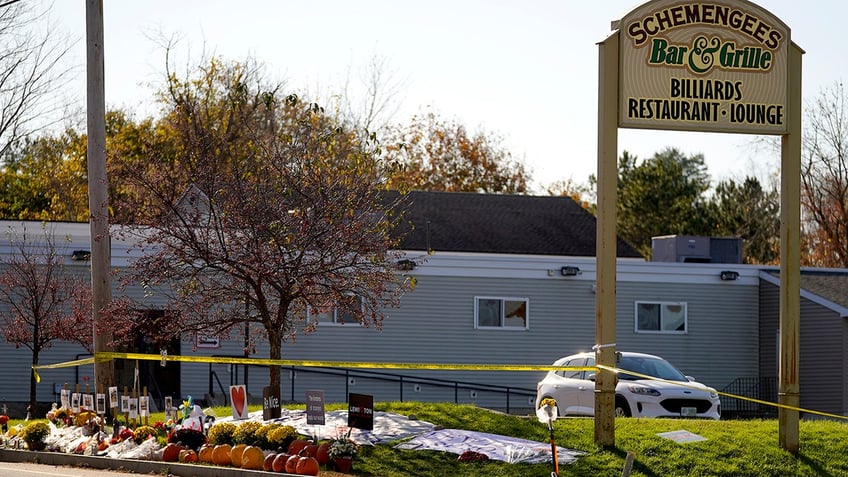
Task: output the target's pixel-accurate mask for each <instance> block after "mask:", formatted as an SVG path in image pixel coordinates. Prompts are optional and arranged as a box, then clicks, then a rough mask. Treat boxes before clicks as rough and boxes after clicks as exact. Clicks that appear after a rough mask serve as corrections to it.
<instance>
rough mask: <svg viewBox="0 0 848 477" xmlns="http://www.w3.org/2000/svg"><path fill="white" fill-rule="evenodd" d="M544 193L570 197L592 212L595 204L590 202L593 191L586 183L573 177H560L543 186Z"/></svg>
mask: <svg viewBox="0 0 848 477" xmlns="http://www.w3.org/2000/svg"><path fill="white" fill-rule="evenodd" d="M544 191H545V194H546V195H551V196H555V197H571V198H572V199H574V201H575V202H577V203H578V204H580V205H581V206H582V207H583V208H584V209H586V210H589V211H591V212H593V213H594V211H595V205H594V204H593V203H592V202H591V199H592V197H594V195H595V194H594V192H593V191H592V190H591V188H590V186H589V185H588V184H581V183H579V182H576V181H574V180H573V179H571V178H569V179H560V180H557V181H554V182H551V183H550V184H546V185H545V186H544Z"/></svg>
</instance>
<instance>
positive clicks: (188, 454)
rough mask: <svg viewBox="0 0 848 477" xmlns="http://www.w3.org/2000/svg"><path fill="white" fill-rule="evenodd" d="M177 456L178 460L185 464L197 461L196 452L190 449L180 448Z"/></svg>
mask: <svg viewBox="0 0 848 477" xmlns="http://www.w3.org/2000/svg"><path fill="white" fill-rule="evenodd" d="M179 456H180V457H179V460H180V462H183V463H186V464H193V463H195V462H197V452H195V451H194V450H192V449H183V450H181V451H180V454H179Z"/></svg>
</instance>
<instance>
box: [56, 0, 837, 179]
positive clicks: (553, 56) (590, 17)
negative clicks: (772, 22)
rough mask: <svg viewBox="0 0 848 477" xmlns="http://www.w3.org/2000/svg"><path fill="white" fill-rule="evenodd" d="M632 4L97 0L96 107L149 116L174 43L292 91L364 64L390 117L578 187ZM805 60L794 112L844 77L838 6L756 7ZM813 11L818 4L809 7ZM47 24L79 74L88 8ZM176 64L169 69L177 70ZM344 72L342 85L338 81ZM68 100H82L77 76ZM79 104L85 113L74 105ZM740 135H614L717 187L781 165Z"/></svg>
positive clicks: (65, 3)
mask: <svg viewBox="0 0 848 477" xmlns="http://www.w3.org/2000/svg"><path fill="white" fill-rule="evenodd" d="M640 3H641V2H639V1H630V0H603V1H577V0H526V1H518V0H512V1H503V0H429V1H427V2H412V1H401V0H394V1H392V0H359V1H350V0H346V1H345V0H287V1H267V0H242V1H241V2H233V1H227V2H225V1H218V0H204V1H201V0H179V1H166V0H145V1H126V0H104V17H105V21H104V24H105V48H106V54H105V63H106V64H105V70H106V102H107V105H108V106H109V107H126V108H128V109H131V110H134V111H137V112H140V113H146V112H150V111H152V110H153V109H152V108H153V106H152V104H153V102H152V93H153V91H154V89H153V86H152V85H154V84H157V83H158V82H159V81H160V80H161V75H162V72H163V70H164V68H163V66H164V51H163V49H162V47H161V46H160V42H159V41H158V39H161V38H162V37H163V35H164V36H165V37H171V36H174V37H176V38H178V39H179V43H178V47H177V54H178V61H182V63H185V61H186V60H187V59H188V58H189V56H192V57H194V56H196V55H197V54H199V53H200V52H201V51H203V50H204V49H205V50H206V51H207V52H211V53H214V54H216V55H220V56H222V57H224V58H226V59H231V60H241V59H244V58H245V57H246V56H248V55H251V56H253V57H255V58H256V59H258V60H259V61H261V62H263V63H265V64H266V66H267V71H268V73H269V75H270V76H272V77H274V78H276V79H279V80H285V81H286V82H287V84H288V85H289V87H291V88H292V89H293V90H296V91H310V92H313V93H314V92H321V93H324V94H325V93H326V92H327V91H337V90H340V89H341V85H342V83H343V82H344V81H345V78H348V77H349V78H351V81H352V83H351V84H352V86H354V87H355V86H356V84H357V83H358V79H357V78H358V75H359V74H360V73H361V72H362V71H363V69H364V68H365V66H366V64H367V63H368V62H369V61H370V60H371V58H373V57H375V56H379V57H383V58H385V60H386V62H387V65H388V68H387V70H388V71H391V72H392V74H393V75H394V77H395V78H396V79H398V80H400V81H402V82H403V84H404V85H405V86H404V87H403V89H402V90H401V93H400V94H399V96H398V99H399V100H400V101H401V107H400V109H399V111H398V113H397V114H396V115H395V116H394V119H395V120H397V121H403V120H405V119H406V118H407V117H408V116H410V115H411V114H414V113H416V112H418V111H420V110H421V109H422V108H426V107H430V108H434V109H435V110H437V111H438V112H439V113H440V114H441V115H442V116H444V117H447V118H456V119H457V120H458V121H460V122H462V123H464V124H465V125H466V126H468V127H469V128H470V129H472V130H474V129H477V128H483V129H484V130H486V131H488V132H492V133H497V134H500V135H501V136H503V137H504V138H505V141H504V144H505V145H506V146H507V147H508V148H509V150H510V151H511V152H512V153H513V154H514V155H516V156H517V157H521V158H523V160H524V161H525V163H526V164H527V165H528V166H529V167H530V168H531V169H532V171H533V174H534V177H535V178H536V181H537V183H549V182H552V181H554V180H557V179H568V178H571V179H573V180H574V181H577V182H586V180H587V178H588V176H589V175H590V174H593V173H594V172H595V170H596V150H597V144H596V136H597V133H596V127H597V76H598V75H597V62H598V60H597V56H598V54H597V46H596V43H597V42H599V41H601V40H603V39H604V38H605V37H606V36H607V35H608V34H609V32H610V21H612V20H617V19H619V18H621V17H622V16H623V15H624V14H625V13H626V12H627V11H629V10H631V9H632V8H634V7H636V6H637V5H639V4H640ZM756 3H758V4H759V5H760V6H762V7H764V8H766V9H767V10H769V11H771V12H772V13H773V14H775V15H777V16H778V17H779V18H781V19H782V20H783V21H784V22H785V23H786V24H787V25H789V27H790V28H791V29H792V40H793V41H794V42H795V43H797V44H798V45H799V46H801V48H803V49H804V50H805V51H806V54H805V55H804V71H803V74H804V79H803V95H804V101H805V103H806V102H810V101H812V100H813V99H814V98H815V96H816V95H817V94H818V93H819V92H820V91H821V89H822V88H824V87H827V86H831V85H833V84H834V83H835V82H837V81H841V80H843V79H844V77H845V76H846V74H848V55H846V54H845V53H844V51H843V50H842V47H841V45H842V44H843V43H844V41H843V40H841V35H840V34H841V33H842V29H843V28H845V26H844V25H845V19H846V18H848V2H842V1H831V0H816V1H815V2H799V1H797V0H762V1H759V2H756ZM812 5H815V7H813V6H812ZM51 16H52V20H53V23H54V24H55V25H56V26H57V27H58V28H60V29H62V30H63V31H65V32H67V33H68V34H69V35H70V36H71V37H72V38H75V39H77V40H79V41H78V43H77V44H76V46H75V48H74V50H73V56H72V57H71V58H70V60H71V61H73V62H75V63H76V64H78V65H80V66H81V67H84V65H85V48H84V47H85V44H84V35H85V1H84V0H55V3H54V5H53V7H52V13H51ZM179 64H180V63H178V65H179ZM349 71H351V73H350V74H348V72H349ZM79 76H80V78H79V84H78V85H77V86H75V87H74V90H75V91H84V84H83V83H82V82H83V81H84V69H80V74H79ZM82 104H84V103H82ZM754 141H755V138H754V137H753V136H745V135H731V134H714V133H680V132H663V131H644V130H627V129H620V130H619V149H620V150H628V151H630V152H632V153H635V154H636V155H637V156H638V157H641V158H645V157H649V156H651V155H653V154H654V152H656V151H658V150H660V149H662V148H664V147H666V146H675V147H678V148H680V149H681V150H683V151H684V152H685V153H687V154H694V153H703V154H704V155H705V158H706V161H707V165H708V167H709V172H710V173H711V174H712V176H713V178H714V179H723V178H728V177H736V178H738V177H742V176H744V175H746V174H752V173H753V174H757V175H759V176H760V177H764V176H766V175H768V174H769V172H770V171H773V169H774V167H776V166H777V164H778V161H777V159H776V158H775V154H776V153H774V152H769V151H766V150H764V149H763V148H757V147H755V146H754Z"/></svg>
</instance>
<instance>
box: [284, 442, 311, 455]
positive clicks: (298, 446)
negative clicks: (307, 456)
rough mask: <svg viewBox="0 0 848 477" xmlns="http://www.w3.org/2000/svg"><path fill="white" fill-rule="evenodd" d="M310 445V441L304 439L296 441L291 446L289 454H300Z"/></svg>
mask: <svg viewBox="0 0 848 477" xmlns="http://www.w3.org/2000/svg"><path fill="white" fill-rule="evenodd" d="M308 445H309V441H307V440H303V439H295V440H293V441H291V444H289V449H288V453H289V454H291V455H296V454H300V451H302V450H303V448H304V447H306V446H308Z"/></svg>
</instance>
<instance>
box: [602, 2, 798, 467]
mask: <svg viewBox="0 0 848 477" xmlns="http://www.w3.org/2000/svg"><path fill="white" fill-rule="evenodd" d="M613 30H614V31H613V33H612V34H611V35H610V36H609V37H607V39H605V40H604V41H602V42H601V43H599V68H598V74H599V79H598V192H597V195H598V235H597V258H596V260H597V284H596V290H597V292H596V316H595V336H596V341H597V344H596V351H597V359H596V362H597V364H599V365H605V366H611V367H612V366H614V365H615V362H614V356H615V354H614V351H615V349H614V346H615V326H616V320H615V308H616V306H615V305H616V300H615V259H616V256H617V255H616V217H615V209H616V201H617V185H616V180H617V174H618V170H617V157H616V156H617V148H618V128H619V127H624V128H639V129H664V130H678V131H695V132H718V133H743V134H770V135H780V136H781V137H782V154H781V208H780V210H781V212H780V214H781V232H780V250H781V252H780V253H781V257H780V258H781V259H780V271H781V274H780V277H781V278H780V280H781V284H780V285H781V291H780V389H779V394H780V402H781V404H785V405H786V406H788V407H781V408H780V411H779V413H780V414H779V422H780V444H781V447H783V448H784V449H786V450H789V451H790V452H797V451H798V412H797V411H795V410H794V409H792V408H797V407H798V403H799V401H800V397H799V386H798V374H799V365H798V348H799V316H800V228H801V224H800V162H801V56H802V55H803V51H802V50H801V49H800V48H799V47H798V46H797V45H795V44H794V43H792V41H791V36H790V30H789V27H788V26H786V25H785V24H784V23H783V22H782V21H781V20H780V19H778V18H777V17H775V16H774V15H772V14H771V13H770V12H768V11H767V10H765V9H763V8H762V7H760V6H758V5H756V4H754V3H752V2H749V1H747V0H733V1H731V0H715V1H712V2H697V1H694V0H688V1H682V2H681V1H679V0H653V1H649V2H646V3H644V4H642V5H640V6H638V7H636V8H635V9H633V10H631V11H630V12H629V13H627V14H626V15H625V16H624V17H623V18H622V19H621V20H620V21H619V22H617V24H615V25H614V26H613ZM597 375H598V379H597V381H596V383H595V393H596V399H595V442H596V443H597V444H599V445H602V446H610V445H614V444H615V433H614V416H613V409H614V386H615V385H614V375H612V374H611V373H610V372H608V371H605V370H603V369H602V370H601V371H600V372H598V374H597Z"/></svg>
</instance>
